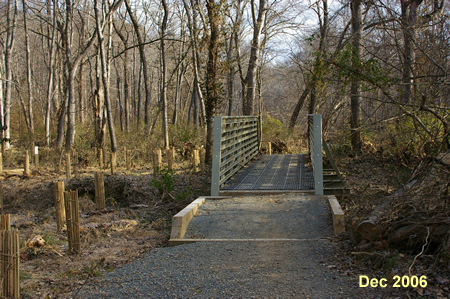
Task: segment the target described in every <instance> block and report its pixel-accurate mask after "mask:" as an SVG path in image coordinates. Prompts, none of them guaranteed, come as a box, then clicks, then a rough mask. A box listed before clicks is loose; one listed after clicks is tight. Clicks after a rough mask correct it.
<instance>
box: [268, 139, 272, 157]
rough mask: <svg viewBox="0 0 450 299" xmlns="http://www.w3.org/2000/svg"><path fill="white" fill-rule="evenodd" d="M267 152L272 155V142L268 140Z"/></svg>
mask: <svg viewBox="0 0 450 299" xmlns="http://www.w3.org/2000/svg"><path fill="white" fill-rule="evenodd" d="M267 154H268V155H272V142H267Z"/></svg>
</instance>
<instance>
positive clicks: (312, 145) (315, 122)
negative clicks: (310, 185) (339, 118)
mask: <svg viewBox="0 0 450 299" xmlns="http://www.w3.org/2000/svg"><path fill="white" fill-rule="evenodd" d="M322 140H323V138H322V116H321V115H320V114H310V115H308V141H309V154H310V157H311V164H312V168H313V174H314V191H315V194H316V195H323V185H324V184H323V183H324V182H323V156H322Z"/></svg>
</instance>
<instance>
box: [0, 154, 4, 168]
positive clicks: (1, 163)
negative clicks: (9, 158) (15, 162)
mask: <svg viewBox="0 0 450 299" xmlns="http://www.w3.org/2000/svg"><path fill="white" fill-rule="evenodd" d="M0 171H3V156H2V153H1V152H0Z"/></svg>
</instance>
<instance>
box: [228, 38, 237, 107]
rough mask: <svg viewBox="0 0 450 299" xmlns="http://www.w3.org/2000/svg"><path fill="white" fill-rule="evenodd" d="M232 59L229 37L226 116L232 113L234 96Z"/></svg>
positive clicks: (231, 39) (231, 40)
mask: <svg viewBox="0 0 450 299" xmlns="http://www.w3.org/2000/svg"><path fill="white" fill-rule="evenodd" d="M232 59H233V38H230V40H229V43H228V50H227V63H228V67H229V70H228V78H227V81H228V84H227V87H228V116H231V115H232V114H233V96H234V72H235V69H234V63H233V62H232Z"/></svg>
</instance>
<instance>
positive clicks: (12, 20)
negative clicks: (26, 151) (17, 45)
mask: <svg viewBox="0 0 450 299" xmlns="http://www.w3.org/2000/svg"><path fill="white" fill-rule="evenodd" d="M11 9H12V10H13V12H12V16H11ZM16 16H17V1H14V8H12V7H11V0H8V1H7V3H6V43H5V75H6V78H5V79H6V83H5V107H4V108H5V113H4V117H5V121H4V124H3V126H4V129H5V130H4V138H3V144H4V146H3V147H4V148H5V149H8V148H9V147H10V144H11V133H10V127H11V92H12V82H11V81H12V66H11V60H12V58H11V56H12V50H13V48H14V41H15V36H14V34H15V29H16Z"/></svg>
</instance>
